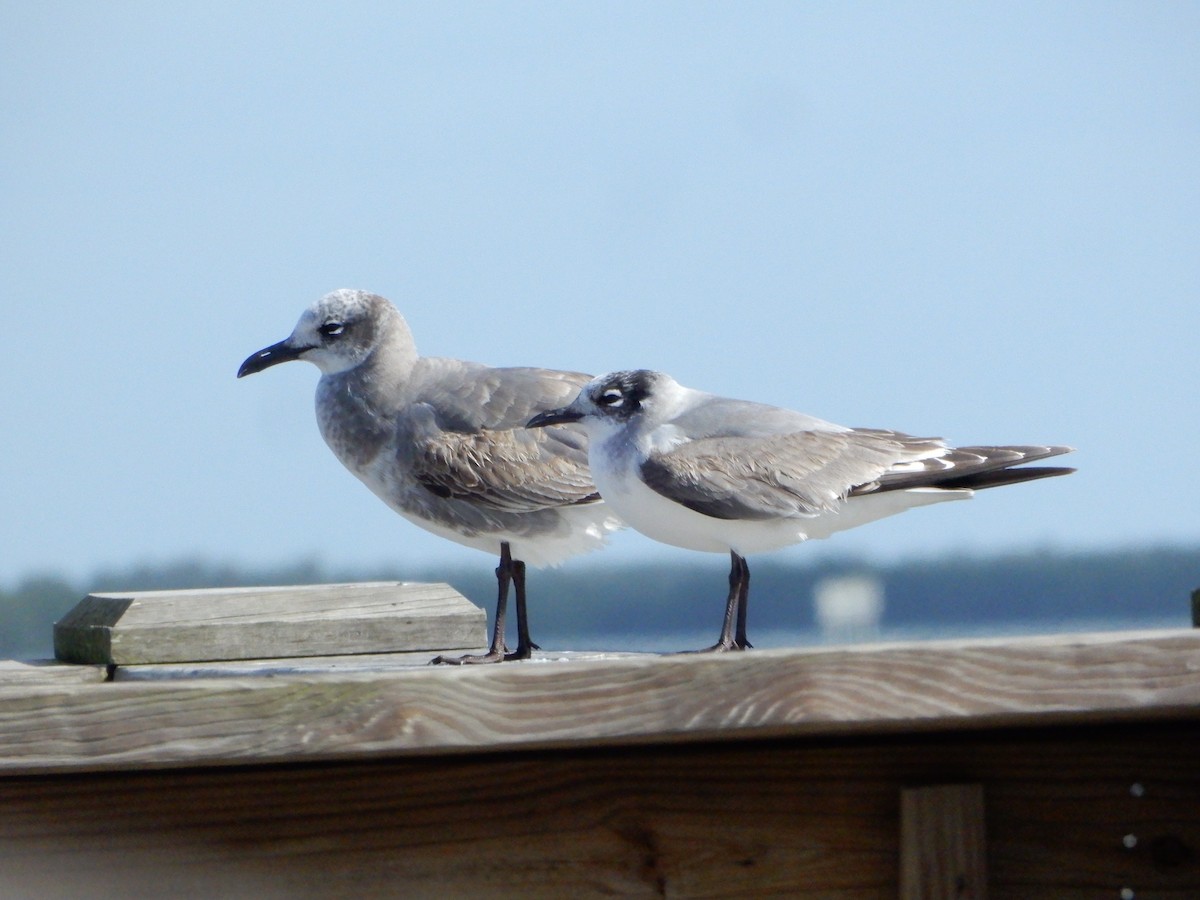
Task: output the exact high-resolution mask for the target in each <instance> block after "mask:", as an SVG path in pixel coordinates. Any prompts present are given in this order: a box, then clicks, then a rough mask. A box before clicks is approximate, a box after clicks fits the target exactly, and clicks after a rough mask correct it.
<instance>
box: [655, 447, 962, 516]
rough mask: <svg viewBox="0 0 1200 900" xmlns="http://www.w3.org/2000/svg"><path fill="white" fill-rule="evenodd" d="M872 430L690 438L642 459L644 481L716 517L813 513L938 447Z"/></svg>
mask: <svg viewBox="0 0 1200 900" xmlns="http://www.w3.org/2000/svg"><path fill="white" fill-rule="evenodd" d="M905 437H906V436H904V435H896V434H893V433H891V432H876V431H802V432H797V433H794V434H782V435H773V436H770V437H765V438H764V437H718V438H704V439H701V440H695V441H689V442H687V443H686V444H683V445H681V446H680V447H677V448H676V449H674V450H671V451H668V452H665V453H652V454H650V456H649V457H648V458H647V459H646V461H645V462H644V463H643V464H642V469H641V474H642V478H643V479H644V480H645V482H646V484H647V485H649V486H650V487H651V488H652V489H654V490H655V491H657V492H658V493H660V494H662V495H663V496H664V497H667V498H668V499H670V500H673V501H675V502H676V503H680V504H682V505H684V506H686V507H688V508H689V509H693V510H695V511H696V512H699V513H703V514H704V515H706V516H712V517H714V518H717V519H772V518H779V517H792V516H813V515H816V514H818V513H820V512H823V511H826V510H829V509H833V508H835V507H836V506H837V504H838V502H839V501H841V500H842V499H844V498H845V497H846V495H847V493H848V492H849V491H850V490H851V488H853V487H854V486H855V485H860V484H864V483H868V482H872V481H875V480H876V479H878V478H879V477H880V476H882V475H883V474H884V473H885V472H887V471H888V469H889V468H891V467H892V465H894V464H895V463H896V462H897V461H899V460H902V459H906V458H910V457H911V456H912V455H915V454H918V453H921V452H938V450H939V448H940V444H938V443H937V442H936V441H933V440H930V439H915V438H910V439H908V440H909V441H912V442H914V446H913V447H911V448H910V447H906V445H905V442H904V440H902V439H903V438H905Z"/></svg>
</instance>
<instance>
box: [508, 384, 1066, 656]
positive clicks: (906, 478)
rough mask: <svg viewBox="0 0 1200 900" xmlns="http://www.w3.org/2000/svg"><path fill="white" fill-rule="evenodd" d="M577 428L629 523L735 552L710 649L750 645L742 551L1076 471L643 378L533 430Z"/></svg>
mask: <svg viewBox="0 0 1200 900" xmlns="http://www.w3.org/2000/svg"><path fill="white" fill-rule="evenodd" d="M572 422H579V423H581V424H582V425H583V426H584V427H585V428H586V429H587V432H588V438H589V444H588V455H589V459H590V464H591V470H592V477H593V479H594V480H595V482H596V486H597V487H598V488H599V489H600V494H601V496H603V497H604V499H605V501H606V502H607V503H608V504H609V505H610V506H611V507H612V508H613V510H614V511H615V512H616V513H617V514H618V515H619V516H621V518H622V519H623V520H624V521H625V522H626V523H627V524H629V525H630V526H632V527H633V528H635V529H637V530H638V531H640V532H642V533H643V534H645V535H647V536H649V537H652V538H654V539H655V540H658V541H662V542H663V543H666V544H673V545H675V546H677V547H685V548H688V549H691V550H702V551H707V552H713V553H726V552H727V553H729V555H730V560H731V563H732V564H731V568H730V572H729V597H728V600H727V601H726V605H725V620H724V624H723V626H722V629H721V637H720V639H719V640H718V642H717V643H716V644H715V645H714V646H713V647H711V648H708V649H710V650H742V649H745V648H746V647H749V646H750V642H749V641H748V640H747V639H746V604H747V594H748V592H749V589H750V569H749V567H748V566H747V564H746V558H745V557H746V554H749V553H758V552H762V551H766V550H777V549H779V548H781V547H785V546H787V545H789V544H795V543H798V542H800V541H803V540H807V539H809V538H823V537H828V536H829V535H831V534H832V533H834V532H835V531H842V530H844V529H847V528H853V527H855V526H858V525H862V524H864V523H866V522H870V521H873V520H875V519H880V518H883V517H884V516H890V515H894V514H895V513H899V512H903V511H904V510H906V509H910V508H912V507H914V506H925V505H927V504H930V503H938V502H941V501H943V500H963V499H966V498H968V497H970V496H971V495H972V494H973V492H974V491H975V490H977V489H981V488H989V487H997V486H999V485H1003V484H1015V483H1016V482H1020V481H1028V480H1031V479H1034V478H1046V477H1049V476H1052V475H1066V474H1067V473H1069V472H1072V471H1074V470H1073V469H1067V468H1054V467H1048V466H1042V467H1030V468H1012V467H1013V466H1018V465H1021V464H1022V463H1027V462H1032V461H1033V460H1038V459H1044V458H1046V457H1050V456H1058V455H1059V454H1061V453H1068V452H1070V450H1071V448H1070V447H1055V446H1016V447H948V446H947V445H946V444H945V443H944V442H943V441H942V440H941V439H940V438H919V437H912V436H911V435H907V434H903V433H901V432H898V431H888V430H884V429H874V428H847V427H845V426H843V425H835V424H833V423H832V422H825V421H822V420H821V419H817V418H814V417H812V416H808V415H804V414H803V413H798V412H793V411H791V410H788V409H780V408H778V407H774V406H767V405H765V404H762V403H753V402H749V401H745V400H732V399H729V398H726V397H718V396H715V395H713V394H706V393H704V392H702V391H697V390H693V389H691V388H687V387H684V386H683V385H681V384H679V383H678V382H676V381H675V380H674V379H673V378H671V377H670V376H669V375H665V374H663V373H662V372H652V371H649V370H646V369H639V370H636V371H625V372H613V373H610V374H608V375H602V376H600V377H599V378H595V379H593V380H592V381H590V382H589V383H588V384H586V385H585V386H584V387H583V389H582V390H581V391H580V393H579V395H578V396H577V397H576V398H575V399H574V400H573V401H572V402H571V403H570V404H569V405H567V406H565V407H562V408H560V409H554V410H549V411H547V412H544V413H541V414H540V415H537V416H535V417H534V418H533V419H531V420H530V422H529V426H530V427H531V428H538V427H543V426H547V425H561V424H563V423H572Z"/></svg>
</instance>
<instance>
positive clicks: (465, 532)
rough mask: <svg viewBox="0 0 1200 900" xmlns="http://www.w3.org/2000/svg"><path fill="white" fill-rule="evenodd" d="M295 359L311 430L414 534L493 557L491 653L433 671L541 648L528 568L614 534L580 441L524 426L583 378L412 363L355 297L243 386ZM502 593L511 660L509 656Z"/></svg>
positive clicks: (415, 359)
mask: <svg viewBox="0 0 1200 900" xmlns="http://www.w3.org/2000/svg"><path fill="white" fill-rule="evenodd" d="M295 359H302V360H305V361H307V362H311V363H313V364H314V365H315V366H316V367H317V368H318V369H320V371H321V378H320V381H319V382H318V383H317V395H316V407H317V423H318V425H319V426H320V429H321V436H322V437H324V438H325V443H327V444H328V445H329V448H330V449H331V450H332V451H333V453H334V455H335V456H336V457H337V458H338V459H339V460H340V461H341V462H342V464H343V465H344V466H345V467H346V468H347V469H349V470H350V471H351V472H352V473H353V474H354V475H355V476H357V477H358V479H359V480H360V481H362V482H363V483H364V484H365V485H366V486H367V487H368V488H370V489H371V490H372V491H373V492H374V493H375V495H376V496H378V497H379V498H380V499H381V500H383V502H384V503H386V504H387V505H388V506H390V507H391V508H392V509H393V510H395V511H396V512H398V513H399V514H400V515H402V516H404V518H406V519H408V520H409V521H410V522H414V523H415V524H417V525H419V526H421V527H422V528H424V529H425V530H427V531H431V532H433V533H434V534H436V535H439V536H441V537H444V538H448V539H449V540H452V541H455V542H457V543H459V544H465V545H466V546H468V547H474V548H476V549H478V550H484V551H488V552H492V553H498V554H499V557H500V563H499V565H498V566H497V568H496V581H497V586H498V588H499V592H498V596H497V600H496V616H495V623H494V625H493V630H492V643H491V647H490V649H489V650H488V652H487V653H484V654H481V655H475V656H472V655H467V656H462V657H454V658H451V657H443V656H439V657H437V658H436V659H434V660H433V662H435V663H450V664H459V665H461V664H464V663H492V662H501V661H503V660H511V659H528V658H529V656H530V651H531V650H534V649H537V645H536V644H534V643H533V642H532V641H531V640H530V638H529V623H528V617H527V614H526V608H525V564H526V562H528V563H529V564H530V565H534V566H544V565H556V564H558V563H560V562H562V561H563V560H564V559H566V558H568V557H570V556H574V555H575V554H578V553H583V552H585V551H588V550H592V549H596V548H598V547H600V546H602V545H603V544H604V542H605V540H606V538H607V536H608V534H609V533H610V532H612V531H614V530H616V529H617V528H619V527H620V526H621V522H620V520H619V519H618V518H617V517H616V516H615V515H614V514H613V512H612V510H611V509H610V508H609V507H607V506H606V505H605V504H604V503H603V502H602V501H601V499H600V495H599V494H598V493H597V492H596V488H595V486H594V485H593V484H592V480H591V477H590V475H589V474H588V468H587V437H586V434H585V432H584V431H583V430H582V429H581V428H579V427H578V426H568V427H565V428H554V429H551V430H550V431H547V432H545V433H541V434H539V433H537V432H533V431H529V430H528V429H526V428H524V427H523V426H524V424H525V422H526V421H527V420H528V419H529V417H530V416H532V415H534V414H535V413H537V412H540V411H542V410H545V409H548V408H550V407H552V406H556V405H559V404H562V403H564V402H566V401H567V400H569V399H570V398H571V397H573V396H575V395H576V394H577V393H578V392H579V389H580V388H581V387H582V385H583V384H584V383H586V382H587V380H588V377H589V376H587V375H583V374H580V373H578V372H560V371H555V370H551V369H537V368H491V367H488V366H484V365H481V364H479V363H473V362H464V361H462V360H457V359H444V358H439V357H426V356H420V355H419V354H418V353H417V348H416V344H415V343H414V342H413V336H412V332H411V331H410V330H409V327H408V323H407V322H405V320H404V317H403V316H402V315H401V314H400V313H399V311H397V309H396V308H395V307H394V306H393V305H392V304H391V303H390V302H389V301H387V300H385V299H384V298H383V297H380V296H378V295H377V294H371V293H368V292H366V291H358V290H338V291H334V292H332V293H330V294H326V295H325V296H324V297H322V298H321V299H320V300H317V301H316V302H315V303H313V304H312V305H311V306H309V307H308V309H306V310H305V311H304V313H303V314H302V315H301V316H300V320H299V322H297V324H296V327H295V329H294V330H293V331H292V333H291V335H289V336H288V337H287V338H285V339H284V340H282V341H279V342H278V343H276V344H272V345H271V346H269V347H266V348H264V349H262V350H259V351H258V352H257V353H254V354H252V355H251V356H250V357H249V358H247V359H246V361H245V362H243V363H242V365H241V368H240V369H238V378H242V377H243V376H246V375H251V374H253V373H255V372H261V371H262V370H263V369H266V368H268V367H270V366H274V365H277V364H279V363H283V362H288V361H290V360H295ZM510 584H511V585H512V587H513V588H514V589H515V593H516V607H517V647H516V649H515V650H514V651H512V652H508V650H507V648H506V647H505V643H504V626H505V614H506V607H507V602H508V592H509V585H510Z"/></svg>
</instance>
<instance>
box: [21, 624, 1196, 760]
mask: <svg viewBox="0 0 1200 900" xmlns="http://www.w3.org/2000/svg"><path fill="white" fill-rule="evenodd" d="M1198 710H1200V634H1198V633H1196V632H1193V631H1190V630H1188V631H1178V632H1149V633H1127V634H1105V635H1091V636H1067V637H1055V638H1038V639H1029V638H1023V639H1013V640H989V641H955V642H943V643H936V642H934V643H924V644H904V645H892V646H888V645H878V646H865V647H858V648H838V649H819V650H776V651H753V652H747V653H729V654H711V655H680V656H669V657H656V656H646V657H629V658H618V659H585V660H580V659H568V660H563V661H555V659H554V657H552V656H539V657H537V658H535V659H534V660H531V661H529V662H526V663H521V664H513V663H506V664H504V665H500V666H483V667H462V668H440V667H428V666H403V667H397V668H392V669H380V670H378V671H349V672H344V673H308V674H296V675H287V674H280V673H278V672H274V673H272V674H271V675H270V676H269V677H231V678H205V679H172V680H167V681H121V680H117V681H115V682H113V683H106V684H91V685H87V684H85V685H64V684H61V683H53V684H46V685H38V686H31V685H21V686H20V687H5V686H2V685H0V772H5V771H7V772H12V773H20V772H45V771H53V770H63V769H105V768H114V767H139V766H141V767H144V766H156V767H161V766H184V765H224V764H235V763H266V762H290V761H301V760H322V759H326V760H329V759H347V758H360V757H378V756H391V755H396V754H431V753H433V754H436V753H447V752H463V751H488V752H494V751H503V750H512V749H519V748H540V747H571V746H589V745H599V744H604V745H608V746H617V745H623V744H632V743H647V742H678V741H703V740H730V739H742V740H744V739H748V738H755V737H764V736H781V735H790V736H794V735H812V734H853V733H858V732H895V731H914V730H950V729H963V728H981V727H990V726H997V725H1006V726H1013V725H1019V724H1035V723H1044V722H1056V723H1071V722H1086V721H1115V720H1122V719H1127V720H1135V719H1140V720H1145V719H1151V718H1163V717H1186V716H1195V715H1197V711H1198Z"/></svg>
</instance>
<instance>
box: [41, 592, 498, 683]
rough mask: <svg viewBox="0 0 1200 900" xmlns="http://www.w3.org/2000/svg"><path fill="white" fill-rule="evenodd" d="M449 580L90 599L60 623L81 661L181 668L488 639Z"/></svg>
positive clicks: (58, 640) (448, 646) (63, 646)
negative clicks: (182, 665)
mask: <svg viewBox="0 0 1200 900" xmlns="http://www.w3.org/2000/svg"><path fill="white" fill-rule="evenodd" d="M486 631H487V616H486V615H485V614H484V612H483V610H481V609H479V608H478V607H476V606H474V605H473V604H471V603H470V602H468V601H467V599H466V598H465V597H463V596H462V595H461V594H459V593H458V592H457V591H456V590H454V589H453V588H451V587H450V586H449V585H447V584H412V583H406V582H362V583H357V584H317V585H304V586H297V587H265V588H259V587H255V588H211V589H202V590H182V591H143V592H127V593H110V594H89V595H88V596H87V597H85V598H84V599H83V600H82V601H80V602H79V604H78V605H77V606H75V608H74V609H72V610H71V611H70V612H69V613H68V614H67V615H66V616H64V617H63V619H62V621H60V622H58V623H56V624H55V626H54V654H55V656H57V657H58V658H59V659H60V660H65V661H67V662H76V663H102V664H103V663H113V664H117V665H138V664H141V663H171V662H186V661H197V660H244V659H275V658H280V657H297V656H322V655H325V654H346V653H388V652H396V651H411V650H428V651H434V652H437V651H441V650H455V649H464V648H473V647H479V646H481V645H483V644H484V643H486V640H487V635H486Z"/></svg>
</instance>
